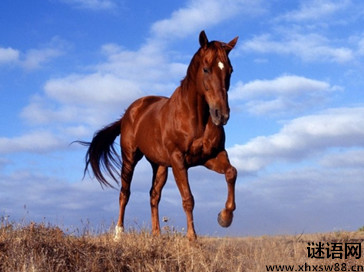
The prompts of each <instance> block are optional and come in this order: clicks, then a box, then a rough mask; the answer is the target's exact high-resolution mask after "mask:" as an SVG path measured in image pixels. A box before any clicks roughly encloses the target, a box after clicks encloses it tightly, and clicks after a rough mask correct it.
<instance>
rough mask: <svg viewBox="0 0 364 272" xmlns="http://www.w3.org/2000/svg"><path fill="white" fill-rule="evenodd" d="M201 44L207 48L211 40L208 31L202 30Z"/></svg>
mask: <svg viewBox="0 0 364 272" xmlns="http://www.w3.org/2000/svg"><path fill="white" fill-rule="evenodd" d="M199 40H200V45H201V47H202V48H206V47H207V44H208V43H209V40H208V39H207V36H206V33H205V31H204V30H202V31H201V33H200V38H199Z"/></svg>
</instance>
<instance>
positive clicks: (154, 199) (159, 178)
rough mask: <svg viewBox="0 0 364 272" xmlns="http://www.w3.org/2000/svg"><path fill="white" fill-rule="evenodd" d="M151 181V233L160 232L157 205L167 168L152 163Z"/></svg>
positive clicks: (157, 233) (164, 182)
mask: <svg viewBox="0 0 364 272" xmlns="http://www.w3.org/2000/svg"><path fill="white" fill-rule="evenodd" d="M152 167H153V183H152V188H151V189H150V207H151V212H152V233H153V235H159V234H160V225H159V211H158V205H159V201H160V199H161V195H162V189H163V187H164V185H165V184H166V181H167V176H168V168H167V167H164V166H160V165H156V164H153V163H152Z"/></svg>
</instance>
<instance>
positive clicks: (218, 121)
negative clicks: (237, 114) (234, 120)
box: [210, 108, 229, 126]
mask: <svg viewBox="0 0 364 272" xmlns="http://www.w3.org/2000/svg"><path fill="white" fill-rule="evenodd" d="M210 116H211V120H212V122H213V123H214V124H215V125H216V126H221V125H223V126H224V125H226V123H227V121H228V120H229V113H222V111H221V110H219V109H218V108H210Z"/></svg>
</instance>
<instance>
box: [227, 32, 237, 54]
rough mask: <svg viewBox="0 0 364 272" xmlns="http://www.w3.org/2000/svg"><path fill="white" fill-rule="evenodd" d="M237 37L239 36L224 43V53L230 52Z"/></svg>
mask: <svg viewBox="0 0 364 272" xmlns="http://www.w3.org/2000/svg"><path fill="white" fill-rule="evenodd" d="M238 39H239V37H238V36H237V37H235V38H234V39H232V40H231V41H230V42H229V43H228V44H226V45H225V49H226V53H228V54H229V53H230V51H231V50H232V49H233V48H234V47H235V45H236V43H237V42H238Z"/></svg>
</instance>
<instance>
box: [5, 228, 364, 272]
mask: <svg viewBox="0 0 364 272" xmlns="http://www.w3.org/2000/svg"><path fill="white" fill-rule="evenodd" d="M112 238H113V237H112V234H110V233H106V234H90V233H88V232H87V231H86V232H85V233H84V234H82V235H72V234H66V233H64V231H62V230H61V229H60V228H59V227H57V226H51V225H46V224H35V223H30V224H27V225H25V226H21V227H17V226H16V224H5V223H2V224H1V225H0V271H4V272H5V271H62V272H64V271H143V272H144V271H198V272H202V271H214V272H216V271H224V272H225V271H364V257H363V256H362V255H363V246H364V232H361V231H358V232H335V233H325V234H302V235H294V236H263V237H241V238H218V237H199V238H198V241H197V242H193V243H191V242H189V241H188V239H187V238H185V237H184V236H183V235H182V234H181V233H173V232H168V233H166V234H163V235H161V236H160V237H153V236H151V235H150V234H149V232H148V231H138V232H137V231H130V232H127V233H125V234H124V235H123V239H122V241H120V242H114V241H113V239H112Z"/></svg>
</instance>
